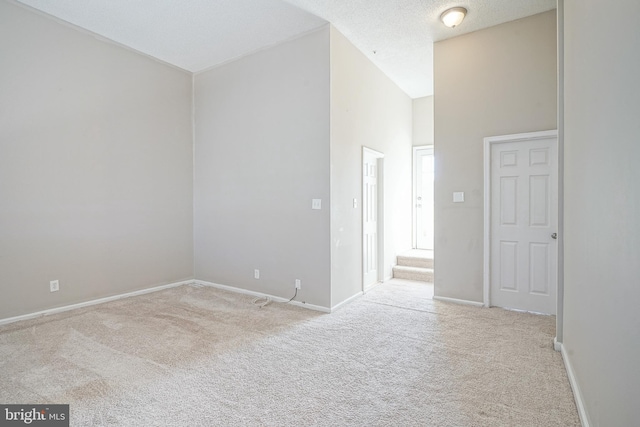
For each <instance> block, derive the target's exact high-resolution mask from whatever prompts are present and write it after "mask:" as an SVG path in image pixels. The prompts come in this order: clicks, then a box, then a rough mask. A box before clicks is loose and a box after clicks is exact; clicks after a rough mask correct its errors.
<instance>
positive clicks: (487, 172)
mask: <svg viewBox="0 0 640 427" xmlns="http://www.w3.org/2000/svg"><path fill="white" fill-rule="evenodd" d="M548 138H556V141H557V142H556V143H557V144H558V143H559V142H558V131H557V130H544V131H539V132H527V133H517V134H513V135H500V136H488V137H486V138H484V263H483V278H482V282H483V304H484V306H485V307H489V306H490V305H491V295H490V289H491V147H492V146H493V144H499V143H504V142H526V141H535V140H539V139H548ZM558 164H559V160H558ZM561 172H562V171H561V168H560V167H558V177H560V173H561ZM560 217H561V215H560V193H558V218H560ZM556 265H558V266H559V251H557V253H556ZM558 271H560V268H558ZM558 279H559V278H557V279H556V301H557V294H558V289H559V282H560V281H559V280H558Z"/></svg>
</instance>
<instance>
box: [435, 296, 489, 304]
mask: <svg viewBox="0 0 640 427" xmlns="http://www.w3.org/2000/svg"><path fill="white" fill-rule="evenodd" d="M433 299H434V300H437V301H444V302H452V303H454V304H462V305H472V306H474V307H484V303H482V302H477V301H469V300H466V299H457V298H447V297H439V296H435V295H434V297H433Z"/></svg>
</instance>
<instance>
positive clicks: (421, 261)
mask: <svg viewBox="0 0 640 427" xmlns="http://www.w3.org/2000/svg"><path fill="white" fill-rule="evenodd" d="M396 259H397V262H398V265H402V266H405V267H421V268H433V258H424V257H416V256H411V255H398V256H397V257H396Z"/></svg>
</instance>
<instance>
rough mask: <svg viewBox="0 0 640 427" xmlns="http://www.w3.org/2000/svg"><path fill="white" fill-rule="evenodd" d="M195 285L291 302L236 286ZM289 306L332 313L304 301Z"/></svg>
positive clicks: (204, 283) (203, 282)
mask: <svg viewBox="0 0 640 427" xmlns="http://www.w3.org/2000/svg"><path fill="white" fill-rule="evenodd" d="M193 283H194V284H196V285H200V286H209V287H212V288H217V289H222V290H223V291H229V292H235V293H237V294H244V295H251V296H254V297H260V298H269V299H271V300H272V301H275V302H288V301H289V300H288V299H286V298H282V297H277V296H275V295H269V294H265V293H262V292H254V291H250V290H248V289H242V288H236V287H234V286H228V285H221V284H220V283H213V282H207V281H205V280H194V281H193ZM289 304H291V305H295V306H297V307H304V308H308V309H309V310H315V311H321V312H323V313H331V309H329V308H327V307H322V306H320V305H314V304H307V303H305V302H302V301H291V302H289Z"/></svg>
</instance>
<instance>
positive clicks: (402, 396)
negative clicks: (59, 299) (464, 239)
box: [0, 280, 580, 427]
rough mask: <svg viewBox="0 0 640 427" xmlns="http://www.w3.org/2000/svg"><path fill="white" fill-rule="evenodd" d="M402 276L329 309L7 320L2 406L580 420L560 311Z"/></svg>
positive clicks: (199, 293)
mask: <svg viewBox="0 0 640 427" xmlns="http://www.w3.org/2000/svg"><path fill="white" fill-rule="evenodd" d="M432 292H433V290H432V287H431V286H430V285H424V284H421V283H417V282H408V281H401V280H392V281H390V282H387V283H385V284H383V285H380V286H378V287H376V288H374V289H373V290H372V291H371V292H369V293H367V294H366V295H364V296H363V297H361V298H359V299H357V300H356V301H354V302H352V303H351V304H349V305H347V306H345V307H343V308H342V309H340V310H338V311H337V312H335V313H333V314H321V313H317V312H313V311H309V310H305V309H302V308H298V307H295V306H291V305H286V304H278V303H271V304H270V305H267V306H266V307H264V308H258V307H257V306H255V305H253V304H252V299H253V298H251V297H248V296H245V295H240V294H234V293H229V292H224V291H220V290H217V289H212V288H206V287H196V286H181V287H178V288H172V289H168V290H164V291H160V292H155V293H152V294H147V295H143V296H138V297H133V298H128V299H123V300H119V301H115V302H111V303H107V304H102V305H98V306H93V307H89V308H85V309H80V310H75V311H71V312H66V313H61V314H58V315H53V316H48V317H44V318H40V319H34V320H29V321H23V322H19V323H14V324H9V325H5V326H3V327H0V373H1V374H0V375H1V376H0V402H2V403H69V404H70V405H71V406H70V408H71V425H73V426H101V425H104V426H456V427H458V426H577V425H580V423H579V420H578V415H577V412H576V408H575V404H574V401H573V396H572V394H571V389H570V387H569V383H568V380H567V376H566V373H565V370H564V367H563V364H562V359H561V356H560V354H559V353H557V352H555V351H554V350H553V349H552V340H553V336H554V323H555V318H553V317H548V316H535V315H529V314H523V313H516V312H510V311H505V310H501V309H495V308H492V309H484V308H475V307H468V306H460V305H455V304H449V303H444V302H439V301H433V300H432V299H431V295H432Z"/></svg>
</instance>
